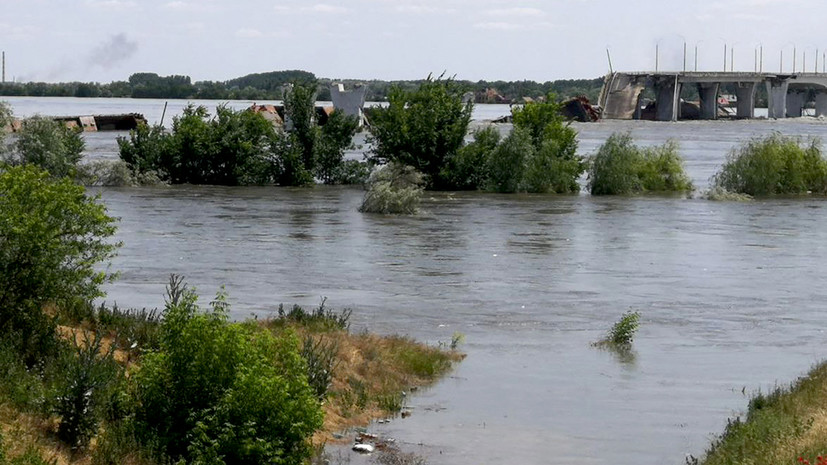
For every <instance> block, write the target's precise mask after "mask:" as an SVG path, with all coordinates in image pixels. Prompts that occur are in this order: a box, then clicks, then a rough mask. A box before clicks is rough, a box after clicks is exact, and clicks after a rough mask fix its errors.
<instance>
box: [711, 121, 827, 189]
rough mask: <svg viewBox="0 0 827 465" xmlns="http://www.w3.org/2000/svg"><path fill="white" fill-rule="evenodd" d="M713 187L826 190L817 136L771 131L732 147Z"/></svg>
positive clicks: (826, 169)
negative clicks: (807, 138)
mask: <svg viewBox="0 0 827 465" xmlns="http://www.w3.org/2000/svg"><path fill="white" fill-rule="evenodd" d="M712 187H713V189H716V188H717V189H719V190H721V191H726V192H731V193H735V194H746V195H750V196H763V195H788V194H808V193H817V194H824V193H827V160H825V158H824V154H823V153H822V148H821V141H820V140H818V139H810V140H806V141H805V140H802V139H800V138H797V137H790V136H784V135H782V134H780V133H774V134H771V135H769V136H766V137H758V138H755V139H752V140H750V141H748V142H745V143H744V144H742V145H741V146H740V147H738V148H735V149H732V151H731V152H730V154H729V156H728V157H727V160H726V162H725V163H724V165H723V166H722V167H721V169H720V171H718V173H716V174H715V175H714V176H713V177H712Z"/></svg>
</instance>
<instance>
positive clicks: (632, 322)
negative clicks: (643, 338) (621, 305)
mask: <svg viewBox="0 0 827 465" xmlns="http://www.w3.org/2000/svg"><path fill="white" fill-rule="evenodd" d="M639 326H640V312H633V311H631V310H630V311H628V312H626V313H624V314H623V316H621V317H620V320H618V321H617V323H615V324H614V325H613V326H612V328H611V329H610V330H609V332H608V334H606V337H605V338H604V339H601V340H600V341H598V342H596V343H594V344H593V345H595V346H604V347H605V346H610V347H618V348H623V347H630V346H631V345H632V341H633V339H634V337H635V333H636V332H637V329H638V327H639Z"/></svg>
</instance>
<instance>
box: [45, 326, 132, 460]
mask: <svg viewBox="0 0 827 465" xmlns="http://www.w3.org/2000/svg"><path fill="white" fill-rule="evenodd" d="M73 348H74V350H72V351H69V352H67V353H65V354H64V356H63V358H62V360H61V362H60V366H61V369H60V373H61V375H62V379H61V380H60V383H59V386H58V397H57V402H56V405H55V413H56V414H57V415H58V416H59V417H60V423H59V425H58V430H57V434H58V437H59V438H60V439H61V440H62V441H63V442H65V443H66V444H68V445H69V446H71V447H72V448H73V449H76V448H80V447H83V446H85V445H86V444H87V443H88V441H89V439H90V438H91V437H92V436H93V435H94V433H95V432H96V430H97V426H98V419H99V417H100V412H99V410H100V408H101V405H102V404H103V399H104V398H103V395H102V393H103V391H104V390H105V388H106V386H107V385H108V384H109V383H110V382H112V380H113V379H114V378H115V376H116V374H117V371H118V367H117V365H116V363H115V360H114V359H113V357H112V354H113V352H114V350H115V348H114V346H111V345H110V346H109V348H108V349H106V350H104V349H103V338H102V337H101V335H100V334H99V333H94V334H93V335H92V336H90V335H89V333H84V335H83V340H82V341H81V340H78V335H77V334H75V335H74V341H73Z"/></svg>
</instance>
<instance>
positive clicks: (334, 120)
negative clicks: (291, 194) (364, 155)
mask: <svg viewBox="0 0 827 465" xmlns="http://www.w3.org/2000/svg"><path fill="white" fill-rule="evenodd" d="M358 127H359V118H357V117H355V116H348V115H346V114H344V112H341V111H334V112H333V113H331V114H330V117H328V119H327V122H326V123H325V124H324V126H322V127H321V129H320V130H319V131H318V136H317V140H316V143H315V144H314V147H315V152H316V154H315V160H316V164H315V174H316V177H317V178H319V179H321V180H322V182H324V183H325V184H336V182H337V181H339V183H340V184H355V183H354V182H342V181H352V179H347V176H346V175H345V173H344V172H343V171H342V170H343V169H347V168H343V167H342V164H343V162H344V157H345V150H346V149H347V148H348V147H350V146H351V145H352V144H353V135H354V134H356V129H358ZM357 163H358V162H357ZM348 167H350V168H352V167H353V164H349V165H348ZM365 177H366V176H365Z"/></svg>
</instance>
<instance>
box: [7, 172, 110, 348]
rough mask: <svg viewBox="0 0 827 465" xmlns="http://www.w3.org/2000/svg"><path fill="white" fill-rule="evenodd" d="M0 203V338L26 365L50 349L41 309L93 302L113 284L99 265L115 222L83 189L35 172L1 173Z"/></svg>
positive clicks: (48, 323) (48, 324)
mask: <svg viewBox="0 0 827 465" xmlns="http://www.w3.org/2000/svg"><path fill="white" fill-rule="evenodd" d="M0 198H2V199H3V201H2V202H0V282H2V283H3V286H2V287H0V334H3V335H5V336H6V337H8V338H12V339H14V340H15V341H16V342H17V343H18V344H19V347H20V349H21V350H22V351H23V352H25V353H26V354H28V357H29V361H32V360H33V359H32V358H31V357H38V356H39V355H40V354H42V353H43V352H49V350H46V349H47V346H49V345H53V343H54V322H53V321H52V318H51V317H49V316H48V315H46V313H44V311H43V306H44V305H45V304H47V303H52V304H56V305H57V306H58V307H60V306H61V305H62V304H65V303H67V302H70V301H73V300H75V299H84V300H92V299H94V298H95V297H99V296H101V295H102V293H101V290H100V285H101V284H103V283H104V282H105V281H107V280H109V279H111V278H112V277H113V275H111V274H109V273H107V272H106V271H102V270H100V268H98V264H100V263H102V262H106V261H107V260H109V259H110V258H112V257H113V256H114V254H115V251H116V249H117V247H118V245H119V244H113V243H111V242H109V238H110V237H111V236H112V235H113V234H114V233H115V226H114V222H115V220H114V219H113V218H111V217H109V216H107V214H106V208H105V207H104V206H103V204H101V203H100V202H99V198H98V197H94V198H90V197H87V196H86V195H85V192H84V188H83V187H82V186H78V185H76V184H74V183H73V182H71V181H70V180H68V179H59V180H55V179H53V178H51V177H50V176H49V174H48V173H47V172H45V171H43V170H41V169H39V168H36V167H33V166H19V167H12V168H9V169H8V170H7V171H5V172H4V173H2V174H0Z"/></svg>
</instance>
